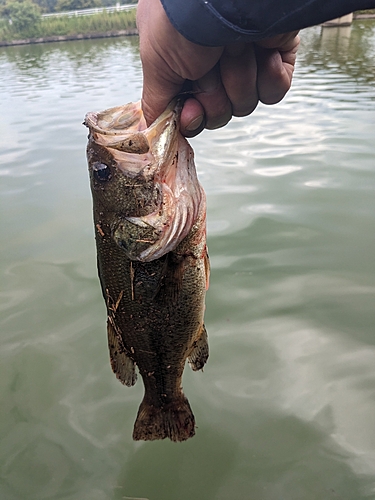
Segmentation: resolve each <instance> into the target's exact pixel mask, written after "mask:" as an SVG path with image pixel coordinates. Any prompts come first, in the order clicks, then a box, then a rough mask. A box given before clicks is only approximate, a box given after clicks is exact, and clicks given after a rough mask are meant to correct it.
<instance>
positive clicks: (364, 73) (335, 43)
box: [298, 21, 375, 83]
mask: <svg viewBox="0 0 375 500" xmlns="http://www.w3.org/2000/svg"><path fill="white" fill-rule="evenodd" d="M374 33H375V28H374V23H373V22H371V21H370V22H368V21H355V22H354V23H353V24H352V25H351V26H345V27H321V28H316V29H314V30H307V31H304V32H303V35H302V45H303V49H304V50H303V51H302V53H301V57H300V58H299V59H298V65H301V66H310V67H311V69H316V70H318V69H320V70H321V69H326V70H329V71H335V72H336V73H338V74H346V75H348V76H350V77H352V78H354V79H355V80H357V81H358V82H361V81H363V82H368V83H370V82H373V81H374V77H375V43H374Z"/></svg>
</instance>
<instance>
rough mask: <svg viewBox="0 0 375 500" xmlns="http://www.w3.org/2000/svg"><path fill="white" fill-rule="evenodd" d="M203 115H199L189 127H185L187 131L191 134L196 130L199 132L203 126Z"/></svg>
mask: <svg viewBox="0 0 375 500" xmlns="http://www.w3.org/2000/svg"><path fill="white" fill-rule="evenodd" d="M203 118H204V116H203V115H199V116H197V117H196V118H194V120H192V121H191V122H190V123H189V125H188V126H187V127H185V130H188V131H189V132H193V131H194V130H197V128H198V127H200V126H201V125H202V122H203Z"/></svg>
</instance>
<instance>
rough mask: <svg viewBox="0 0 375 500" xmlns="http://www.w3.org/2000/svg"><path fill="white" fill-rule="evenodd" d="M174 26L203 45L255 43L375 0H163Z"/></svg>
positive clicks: (371, 4)
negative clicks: (239, 42)
mask: <svg viewBox="0 0 375 500" xmlns="http://www.w3.org/2000/svg"><path fill="white" fill-rule="evenodd" d="M161 2H162V4H163V6H164V9H165V11H166V13H167V15H168V17H169V20H170V21H171V23H172V24H173V26H174V27H175V28H176V29H177V30H178V31H179V32H180V33H181V34H182V35H183V36H184V37H185V38H187V39H188V40H190V41H191V42H194V43H197V44H199V45H208V46H221V45H228V44H230V43H234V42H238V41H243V42H254V41H257V40H261V39H262V38H268V37H271V36H274V35H278V34H280V33H287V32H289V31H294V30H299V29H302V28H306V27H307V26H314V25H316V24H320V23H322V22H324V21H329V20H331V19H334V18H336V17H341V16H343V15H345V14H349V13H350V12H354V11H355V10H362V9H370V8H375V0H161Z"/></svg>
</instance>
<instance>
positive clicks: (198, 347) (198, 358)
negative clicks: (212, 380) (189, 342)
mask: <svg viewBox="0 0 375 500" xmlns="http://www.w3.org/2000/svg"><path fill="white" fill-rule="evenodd" d="M208 354H209V352H208V338H207V331H206V327H205V326H204V325H202V332H201V336H200V337H199V339H198V340H196V341H195V342H194V344H193V350H192V351H191V353H190V356H189V357H188V362H189V364H190V366H191V369H192V370H194V371H197V370H202V369H203V367H204V365H205V363H206V361H207V359H208Z"/></svg>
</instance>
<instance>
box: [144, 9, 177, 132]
mask: <svg viewBox="0 0 375 500" xmlns="http://www.w3.org/2000/svg"><path fill="white" fill-rule="evenodd" d="M137 26H138V32H139V52H140V56H141V61H142V71H143V91H142V110H143V114H144V117H145V119H146V122H147V125H151V123H152V122H154V121H155V120H156V118H158V116H160V115H161V113H162V112H163V111H164V110H165V108H166V107H167V106H168V104H169V103H170V101H171V100H172V99H173V98H174V97H175V96H176V95H177V94H178V93H179V92H180V91H181V89H182V86H183V84H184V81H185V80H184V78H183V77H182V76H179V75H178V74H177V73H176V72H175V71H174V70H173V69H172V68H171V64H170V63H168V62H167V61H169V59H171V57H170V54H169V50H168V49H169V48H170V47H173V46H174V45H175V41H174V40H171V39H170V38H171V35H170V33H171V32H172V33H173V31H174V28H172V26H171V25H170V22H169V20H168V18H167V16H166V14H165V12H164V8H163V6H162V5H161V3H160V1H159V0H139V2H138V7H137ZM172 60H173V59H172Z"/></svg>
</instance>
